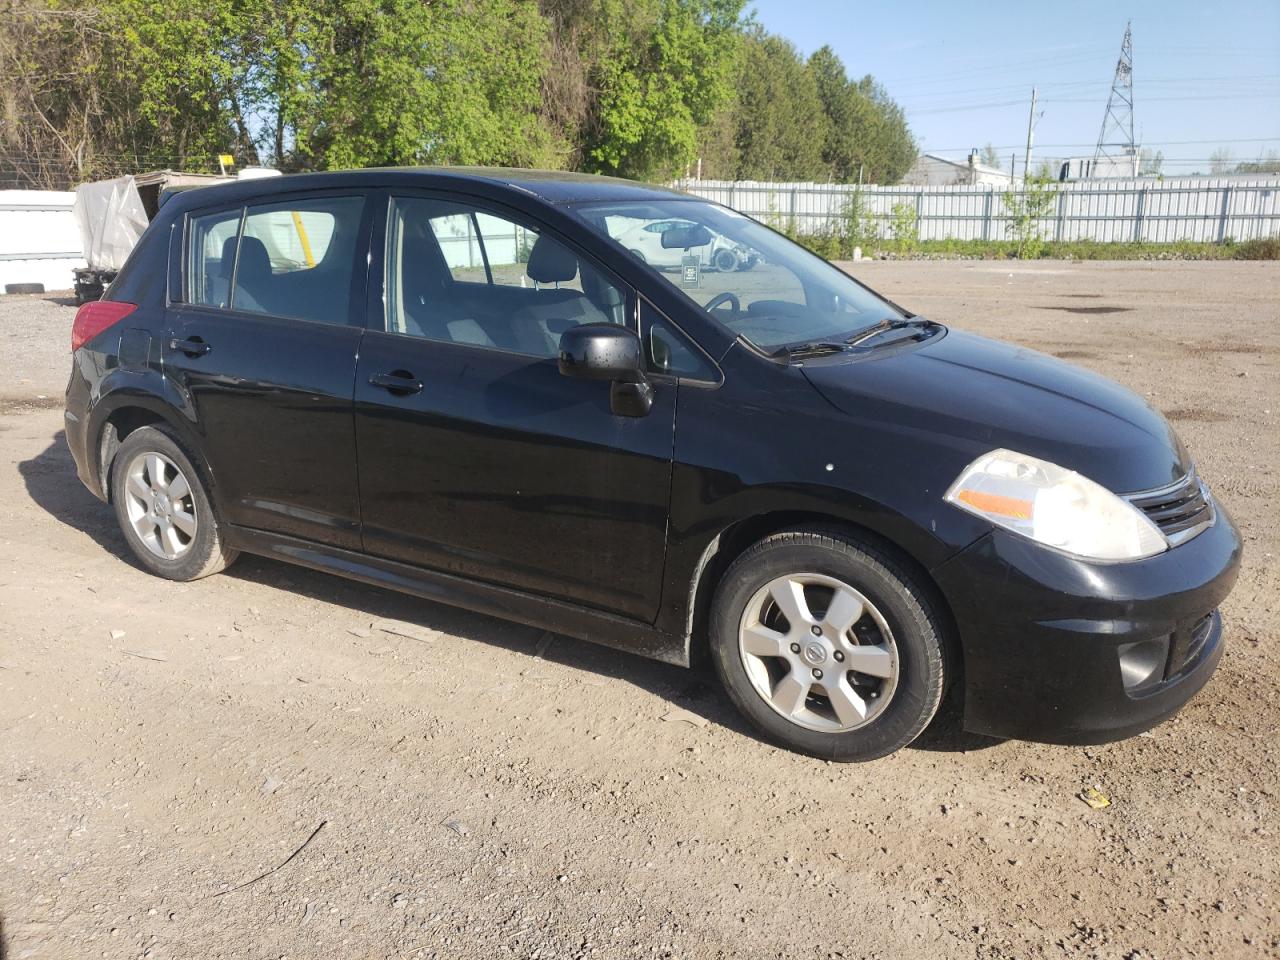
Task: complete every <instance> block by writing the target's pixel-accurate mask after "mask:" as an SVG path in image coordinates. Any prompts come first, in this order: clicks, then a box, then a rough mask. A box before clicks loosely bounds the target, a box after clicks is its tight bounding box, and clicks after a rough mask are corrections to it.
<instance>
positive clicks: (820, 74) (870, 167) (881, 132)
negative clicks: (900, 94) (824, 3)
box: [809, 47, 917, 183]
mask: <svg viewBox="0 0 1280 960" xmlns="http://www.w3.org/2000/svg"><path fill="white" fill-rule="evenodd" d="M809 70H810V72H812V73H813V75H814V80H815V83H816V84H817V88H818V96H819V98H820V100H821V102H822V109H823V112H824V113H825V114H826V117H827V136H826V139H825V141H824V144H823V151H822V153H823V161H824V163H825V164H826V166H827V170H828V175H829V176H830V177H831V179H833V180H836V181H840V182H844V183H849V182H853V181H857V180H858V179H859V177H861V179H862V180H863V182H866V183H896V182H897V181H898V180H900V179H901V178H902V176H903V174H905V173H906V172H907V171H908V170H909V169H910V168H911V164H913V163H914V162H915V159H916V153H917V150H916V143H915V138H914V137H912V135H911V130H910V128H909V127H908V125H907V122H906V116H905V115H904V114H903V112H902V109H901V107H899V106H898V105H897V104H896V103H895V102H894V101H893V99H892V98H890V97H889V95H888V94H887V93H886V92H885V90H884V88H883V87H882V86H881V85H880V84H879V83H878V82H877V81H876V80H875V78H874V77H872V76H871V75H869V74H868V75H867V76H865V77H863V78H862V79H861V80H859V81H857V82H856V83H855V82H852V81H850V80H849V78H848V76H847V75H846V73H845V68H844V64H843V63H842V62H841V60H840V58H839V57H838V56H837V55H836V53H835V51H834V50H832V49H831V48H830V47H821V48H820V49H818V50H817V51H815V52H814V54H813V55H812V56H811V57H810V58H809Z"/></svg>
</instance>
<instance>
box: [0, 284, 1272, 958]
mask: <svg viewBox="0 0 1280 960" xmlns="http://www.w3.org/2000/svg"><path fill="white" fill-rule="evenodd" d="M852 269H854V270H855V272H856V273H857V274H858V275H859V276H860V277H862V278H864V279H865V280H867V281H868V282H869V283H871V284H872V285H873V286H875V287H878V288H880V289H881V290H883V291H884V292H885V293H887V294H888V295H890V296H892V297H893V298H895V299H897V300H898V301H899V302H901V303H903V304H905V305H909V306H911V307H913V308H914V309H916V310H919V311H921V312H924V313H926V314H927V315H929V316H931V317H933V318H935V319H938V320H942V321H945V322H948V323H951V324H954V325H955V326H957V327H961V328H965V329H970V330H975V331H978V332H981V333H985V334H993V335H996V336H1000V337H1004V338H1007V339H1010V340H1014V341H1017V342H1019V343H1022V344H1026V345H1028V346H1032V347H1035V348H1038V349H1041V350H1045V351H1048V352H1050V353H1054V354H1057V355H1058V356H1060V357H1064V358H1068V359H1070V360H1071V361H1073V362H1075V363H1080V364H1083V365H1085V366H1088V367H1092V368H1094V369H1096V370H1098V371H1100V372H1102V373H1104V374H1106V375H1108V376H1111V377H1114V378H1116V379H1117V380H1119V381H1121V382H1122V383H1125V384H1127V385H1128V386H1130V387H1131V388H1133V389H1134V390H1136V391H1138V392H1139V393H1141V394H1143V395H1144V396H1146V397H1148V398H1150V400H1151V402H1152V403H1153V404H1154V405H1155V406H1156V407H1158V408H1160V409H1161V410H1163V411H1164V412H1165V413H1166V414H1168V416H1169V417H1170V418H1171V419H1172V420H1173V422H1174V424H1175V425H1176V427H1177V428H1178V430H1179V431H1180V433H1181V434H1182V436H1183V437H1184V439H1185V440H1186V441H1187V443H1188V445H1189V446H1190V448H1191V449H1192V451H1193V452H1194V454H1195V455H1196V457H1197V460H1198V463H1199V466H1200V468H1201V471H1202V473H1203V474H1204V476H1205V477H1206V478H1207V479H1208V481H1209V483H1210V485H1211V487H1212V489H1213V491H1214V493H1215V494H1216V495H1217V496H1218V498H1219V499H1220V500H1221V501H1222V502H1223V503H1225V504H1226V505H1227V507H1228V509H1229V510H1230V512H1231V513H1232V514H1233V515H1234V517H1235V519H1236V522H1237V523H1238V525H1239V527H1240V530H1241V532H1242V534H1243V536H1244V538H1245V540H1246V552H1245V561H1244V569H1243V572H1242V575H1241V578H1240V582H1239V585H1238V586H1237V588H1236V590H1235V592H1234V593H1233V594H1232V596H1231V598H1230V599H1229V601H1228V602H1227V604H1226V606H1225V609H1224V611H1223V614H1224V617H1225V622H1226V636H1227V643H1228V650H1227V654H1226V656H1225V658H1224V660H1223V661H1222V665H1221V667H1220V669H1219V671H1218V674H1217V676H1216V677H1215V678H1214V679H1213V680H1212V681H1211V682H1210V684H1209V685H1208V687H1207V688H1206V689H1205V690H1204V692H1203V693H1202V694H1201V695H1200V697H1199V698H1198V699H1196V700H1195V701H1194V702H1193V703H1192V704H1191V705H1190V706H1189V707H1188V708H1187V709H1186V710H1185V711H1184V712H1183V713H1182V714H1181V715H1180V716H1179V717H1177V718H1176V719H1174V720H1173V721H1171V722H1168V723H1166V724H1164V725H1162V726H1160V727H1158V728H1157V729H1156V730H1155V731H1153V732H1152V733H1150V734H1147V735H1144V736H1142V737H1138V738H1134V739H1132V740H1129V741H1127V742H1123V743H1118V744H1113V745H1109V746H1101V747H1089V748H1071V747H1052V746H1042V745H1036V744H1028V743H1018V742H998V741H992V740H985V739H980V738H975V737H971V736H966V735H963V734H960V733H959V732H958V731H957V730H956V728H955V723H954V721H955V717H954V715H953V714H952V715H949V716H944V717H943V719H942V721H941V722H940V723H939V724H936V725H935V727H934V728H932V729H931V730H930V731H928V732H927V733H926V734H925V737H924V738H923V740H922V742H920V743H919V744H917V745H916V746H914V747H912V748H910V749H907V750H904V751H902V752H900V753H899V754H897V755H895V756H893V757H890V758H888V759H886V760H882V761H879V762H877V763H874V764H870V765H858V766H840V765H832V764H826V763H822V762H819V761H815V760H811V759H807V758H805V757H800V756H795V755H793V754H789V753H785V752H783V751H780V750H777V749H775V748H773V747H771V746H768V745H766V744H764V743H761V742H760V741H758V740H757V739H756V738H755V737H753V736H752V735H751V734H750V732H748V731H747V730H746V728H745V727H744V725H743V724H742V723H741V722H740V721H739V720H738V719H737V718H736V717H735V715H734V714H733V713H732V711H731V709H730V708H729V706H728V705H727V703H726V701H725V700H724V699H723V698H722V696H721V695H720V694H719V692H718V691H717V689H716V687H715V685H714V682H713V680H712V678H711V677H709V676H707V675H701V674H696V673H690V672H687V671H684V670H680V669H677V668H674V667H669V666H665V665H662V664H657V663H651V662H647V661H644V660H641V659H638V658H634V657H630V656H626V655H623V654H619V653H615V652H611V651H608V650H605V649H602V648H597V647H594V646H592V645H590V644H587V643H582V642H578V641H573V640H567V639H562V638H557V639H554V640H553V641H552V642H550V643H549V644H547V643H543V642H540V635H539V634H538V633H537V632H536V631H533V630H531V629H528V628H525V627H521V626H517V625H513V624H507V623H503V622H500V621H497V620H493V619H490V618H487V617H483V616H478V615H474V614H470V613H465V612H460V611H456V610H452V609H449V608H446V607H440V606H434V605H432V604H430V603H426V602H422V601H418V600H413V599H409V598H406V597H403V596H399V595H396V594H392V593H388V592H384V591H381V590H377V589H373V588H370V587H364V586H361V585H358V584H353V583H348V582H345V581H341V580H337V579H333V578H330V577H327V576H324V575H320V574H315V573H310V572H307V571H304V570H301V569H296V568H292V567H288V566H284V565H281V564H279V563H275V562H268V561H265V560H258V559H255V558H252V557H246V558H243V559H242V560H241V562H240V563H239V564H237V565H236V566H235V567H233V568H232V569H231V570H230V571H229V572H228V573H226V574H224V575H221V576H217V577H213V578H210V579H208V580H204V581H200V582H198V583H191V584H173V583H168V582H165V581H162V580H158V579H155V578H153V577H150V576H148V575H146V574H144V573H143V572H142V571H141V570H140V569H139V568H138V567H137V566H136V565H135V564H134V563H133V562H132V561H131V560H130V558H129V557H128V555H127V553H126V548H125V544H124V541H123V539H122V537H121V535H120V533H119V532H118V531H117V528H116V526H115V522H114V519H113V516H112V514H111V513H110V511H109V510H108V509H107V508H106V507H105V506H103V505H102V504H100V503H99V502H98V501H96V500H95V499H93V498H92V497H91V496H90V495H89V494H88V493H87V492H86V491H85V490H84V489H83V488H82V487H81V486H80V484H79V482H78V481H77V480H76V478H75V476H74V473H73V470H72V465H71V461H70V458H69V456H68V454H67V452H66V449H65V447H64V444H63V440H62V434H61V423H62V413H61V401H60V398H61V393H62V389H63V386H64V383H65V376H66V372H67V368H68V357H67V353H66V350H67V347H66V345H67V342H68V336H69V328H70V324H71V318H72V315H73V313H74V310H73V308H72V307H70V306H67V305H65V303H61V304H60V303H58V302H56V301H55V299H53V298H40V297H20V298H19V297H10V298H0V398H5V399H4V400H3V402H2V404H0V624H3V632H2V633H0V783H3V787H2V788H0V843H2V845H3V846H2V847H0V925H2V926H0V955H2V956H3V957H5V958H55V960H61V958H80V957H98V956H102V957H157V958H162V957H163V958H171V957H172V958H178V957H182V958H188V957H189V958H220V957H243V958H278V957H291V958H311V957H315V958H344V960H345V958H366V957H369V958H372V957H441V958H495V957H520V958H573V957H609V958H612V957H625V958H630V957H675V958H710V957H724V958H729V957H752V958H755V957H761V958H766V957H767V958H774V957H788V958H790V957H796V958H818V957H845V958H854V957H866V958H871V957H876V958H912V960H915V958H935V957H937V958H953V957H957V958H1039V957H1053V958H1056V957H1106V958H1138V957H1141V958H1174V957H1210V956H1214V957H1275V956H1278V955H1280V916H1278V914H1277V905H1276V897H1277V891H1278V890H1280V883H1278V878H1277V864H1278V863H1280V844H1278V843H1277V837H1276V834H1277V830H1278V829H1280V824H1278V823H1277V768H1276V745H1277V739H1278V738H1277V728H1278V727H1280V699H1278V697H1277V664H1278V662H1280V656H1278V654H1277V645H1276V640H1277V632H1278V631H1277V626H1278V624H1280V599H1278V598H1280V577H1278V576H1277V569H1278V568H1277V558H1276V554H1277V552H1278V551H1280V477H1278V476H1277V469H1278V467H1280V427H1278V425H1277V420H1278V418H1277V413H1278V412H1280V411H1278V410H1277V405H1280V367H1278V365H1277V364H1278V361H1280V266H1278V265H1276V264H1259V263H1169V262H1166V263H1145V264H1103V263H1090V264H1066V263H1061V264H1053V263H1040V264H1027V265H1022V264H1014V265H1001V264H996V263H910V262H908V263H864V264H858V265H856V267H852ZM382 621H399V622H400V623H399V625H392V626H393V627H394V629H396V630H399V631H401V632H399V633H396V632H388V631H387V630H384V629H382V627H383V626H386V625H387V624H384V623H382ZM405 634H408V635H405ZM1080 695H1081V696H1082V697H1087V696H1088V695H1089V691H1087V690H1082V691H1081V692H1080ZM1089 786H1096V787H1097V788H1098V789H1099V790H1101V791H1102V792H1103V793H1105V794H1106V795H1107V796H1108V797H1110V798H1111V800H1112V805H1111V806H1110V807H1108V808H1106V809H1102V810H1094V809H1091V808H1090V807H1089V806H1087V805H1086V804H1085V803H1083V802H1082V801H1081V800H1080V799H1079V794H1080V792H1081V790H1082V789H1084V788H1086V787H1089ZM308 840H309V842H307V841H308ZM299 850H300V852H296V851H299ZM295 852H296V853H295ZM272 871H274V872H272Z"/></svg>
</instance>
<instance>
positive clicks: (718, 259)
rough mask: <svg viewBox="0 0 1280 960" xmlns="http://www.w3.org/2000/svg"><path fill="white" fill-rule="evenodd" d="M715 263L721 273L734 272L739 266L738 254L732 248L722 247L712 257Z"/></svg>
mask: <svg viewBox="0 0 1280 960" xmlns="http://www.w3.org/2000/svg"><path fill="white" fill-rule="evenodd" d="M712 261H713V265H714V266H715V268H716V269H717V270H719V271H720V272H721V273H732V272H733V271H734V270H735V269H737V266H738V255H737V254H736V253H734V252H733V251H732V250H727V249H723V248H722V249H720V250H717V251H716V255H715V256H714V257H713V258H712Z"/></svg>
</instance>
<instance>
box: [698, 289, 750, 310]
mask: <svg viewBox="0 0 1280 960" xmlns="http://www.w3.org/2000/svg"><path fill="white" fill-rule="evenodd" d="M726 303H732V304H733V312H734V313H741V312H742V301H740V300H739V299H738V295H737V294H736V293H733V292H731V291H729V290H726V291H725V292H724V293H717V294H716V295H715V296H714V297H712V298H711V299H710V300H708V301H707V305H706V306H705V307H703V309H704V310H706V311H707V312H708V313H710V312H711V311H712V310H715V309H716V308H717V307H719V306H721V305H722V304H726Z"/></svg>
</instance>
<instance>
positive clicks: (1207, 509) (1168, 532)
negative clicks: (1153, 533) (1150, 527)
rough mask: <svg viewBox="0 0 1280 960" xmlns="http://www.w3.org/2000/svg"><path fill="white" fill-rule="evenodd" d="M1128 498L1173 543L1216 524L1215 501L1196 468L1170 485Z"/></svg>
mask: <svg viewBox="0 0 1280 960" xmlns="http://www.w3.org/2000/svg"><path fill="white" fill-rule="evenodd" d="M1125 499H1127V500H1128V501H1129V502H1130V503H1132V504H1133V505H1134V506H1135V507H1137V508H1138V509H1139V510H1141V511H1142V512H1143V513H1145V514H1146V515H1147V516H1148V517H1149V518H1150V520H1151V522H1152V523H1154V524H1155V525H1156V526H1157V527H1159V528H1160V532H1161V533H1163V534H1164V535H1165V538H1166V539H1167V540H1168V541H1169V544H1170V546H1175V547H1176V546H1177V545H1178V544H1180V543H1184V542H1186V541H1187V540H1190V539H1191V538H1192V537H1194V536H1195V535H1196V534H1197V533H1199V532H1200V531H1201V530H1203V529H1205V527H1207V526H1209V524H1211V523H1213V503H1212V502H1211V501H1210V500H1209V495H1208V493H1207V492H1206V491H1205V489H1204V485H1203V484H1202V483H1201V482H1200V478H1199V477H1197V476H1196V472H1195V471H1194V470H1192V471H1191V472H1190V473H1188V474H1187V475H1186V476H1185V477H1183V478H1182V479H1181V480H1179V481H1177V482H1176V483H1171V484H1169V486H1167V487H1161V488H1160V489H1158V490H1144V491H1142V492H1141V493H1133V494H1130V495H1129V496H1128V497H1126V498H1125Z"/></svg>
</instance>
